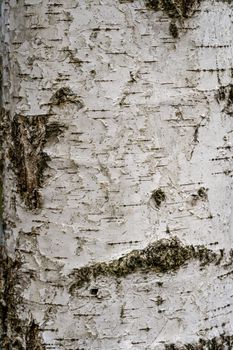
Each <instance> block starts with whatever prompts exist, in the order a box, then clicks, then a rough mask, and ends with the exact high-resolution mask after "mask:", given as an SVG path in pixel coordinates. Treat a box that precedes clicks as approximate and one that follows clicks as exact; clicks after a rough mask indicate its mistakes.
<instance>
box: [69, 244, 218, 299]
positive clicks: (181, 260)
mask: <svg viewBox="0 0 233 350" xmlns="http://www.w3.org/2000/svg"><path fill="white" fill-rule="evenodd" d="M222 258H223V251H222V250H221V251H220V252H219V253H216V252H213V251H212V250H210V249H208V248H206V247H204V246H197V247H194V246H192V245H189V246H185V245H183V244H182V243H181V241H180V240H179V239H178V238H176V237H174V238H172V239H161V240H159V241H157V242H155V243H152V244H150V245H149V246H147V247H146V248H145V249H142V250H133V251H132V252H130V253H129V254H127V255H125V256H123V257H121V258H120V259H117V260H113V261H110V262H108V263H106V262H100V263H96V264H93V265H90V266H84V267H82V268H80V269H76V270H75V271H74V272H73V273H72V274H71V275H70V276H71V277H73V279H74V282H73V283H72V284H71V286H70V293H71V294H73V292H74V291H75V290H76V289H79V288H81V287H83V286H84V285H85V283H90V281H91V280H92V279H95V278H96V277H98V276H113V277H124V276H126V275H129V274H132V273H134V272H137V271H140V272H148V271H154V272H157V273H168V272H171V271H176V270H178V269H179V268H180V267H182V266H184V265H185V264H186V263H187V262H188V261H190V260H192V259H194V260H199V261H200V262H201V265H202V266H205V265H207V264H209V263H216V264H218V263H219V262H220V261H221V259H222Z"/></svg>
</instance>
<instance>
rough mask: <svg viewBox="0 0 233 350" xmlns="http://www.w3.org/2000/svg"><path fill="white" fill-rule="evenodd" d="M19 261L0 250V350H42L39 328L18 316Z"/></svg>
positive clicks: (19, 303)
mask: <svg viewBox="0 0 233 350" xmlns="http://www.w3.org/2000/svg"><path fill="white" fill-rule="evenodd" d="M21 265H22V264H21V262H20V261H19V260H12V259H11V258H9V257H7V256H6V254H5V250H4V248H3V247H1V250H0V334H1V339H0V348H1V350H10V349H15V350H43V349H45V347H44V346H43V345H42V342H41V338H40V335H39V327H38V325H36V324H35V322H34V321H33V320H32V321H28V322H27V321H24V320H22V319H20V318H19V316H18V309H19V308H20V306H21V304H22V297H21V294H20V291H19V289H18V288H17V285H19V284H20V282H19V281H20V280H21V277H20V267H21Z"/></svg>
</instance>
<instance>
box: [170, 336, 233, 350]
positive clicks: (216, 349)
mask: <svg viewBox="0 0 233 350" xmlns="http://www.w3.org/2000/svg"><path fill="white" fill-rule="evenodd" d="M232 348H233V335H226V334H224V333H223V334H220V336H219V337H214V338H212V339H202V338H200V339H199V342H198V343H196V344H193V343H189V344H184V345H175V344H169V345H165V350H223V349H224V350H232Z"/></svg>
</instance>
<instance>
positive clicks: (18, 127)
mask: <svg viewBox="0 0 233 350" xmlns="http://www.w3.org/2000/svg"><path fill="white" fill-rule="evenodd" d="M63 129H64V126H63V125H60V124H58V123H55V122H54V123H50V124H49V123H48V117H47V116H33V117H27V116H23V115H21V116H19V115H16V116H15V117H14V119H13V122H12V126H11V130H12V131H11V135H12V147H11V149H10V152H9V153H10V159H11V161H12V163H13V165H14V171H15V173H16V175H17V180H18V188H19V193H20V195H21V197H22V199H23V200H24V202H25V204H26V205H27V207H28V208H29V209H36V208H39V206H40V202H41V199H40V194H39V188H40V187H41V186H42V183H43V171H44V169H45V168H46V166H47V162H48V161H49V157H48V155H47V154H46V153H45V152H43V147H44V145H45V143H46V142H47V141H48V140H49V139H50V138H51V137H55V136H58V135H59V134H60V133H62V131H63Z"/></svg>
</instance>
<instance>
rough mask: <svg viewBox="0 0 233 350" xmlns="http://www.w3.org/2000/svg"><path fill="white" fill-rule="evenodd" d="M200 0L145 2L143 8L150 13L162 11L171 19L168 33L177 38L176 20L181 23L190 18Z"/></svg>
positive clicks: (149, 0) (127, 1)
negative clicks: (150, 11)
mask: <svg viewBox="0 0 233 350" xmlns="http://www.w3.org/2000/svg"><path fill="white" fill-rule="evenodd" d="M132 2H134V0H120V3H132ZM199 4H200V0H145V7H146V8H147V9H148V10H152V11H156V12H157V11H163V12H164V13H165V14H166V15H167V16H168V17H170V18H171V22H170V25H169V32H170V34H171V35H172V36H173V38H178V36H179V32H178V27H177V25H176V20H179V21H180V22H182V21H183V20H184V19H185V18H188V17H190V16H191V15H192V14H193V13H194V10H195V9H196V8H197V6H198V5H199Z"/></svg>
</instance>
